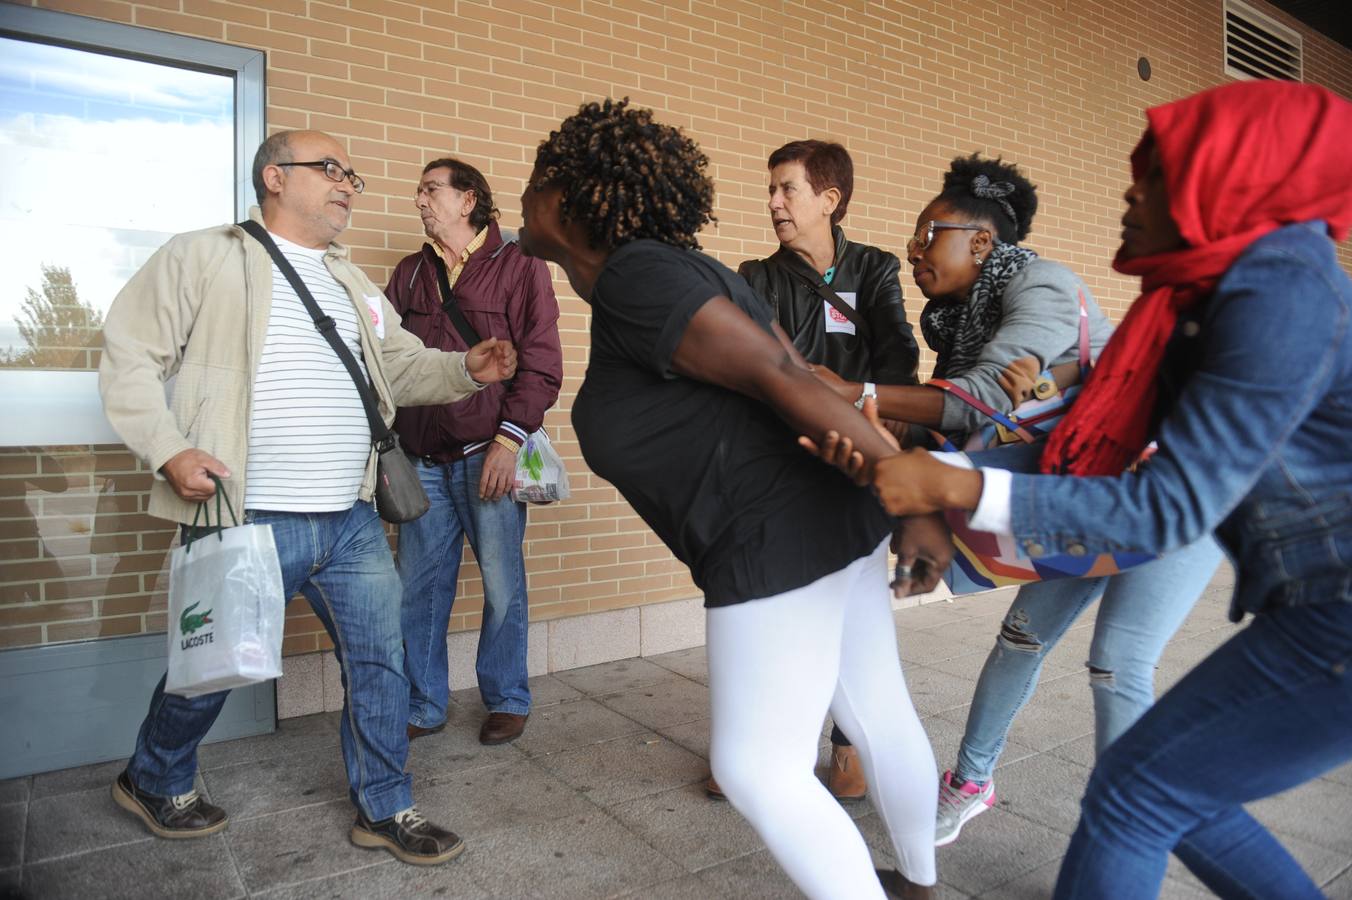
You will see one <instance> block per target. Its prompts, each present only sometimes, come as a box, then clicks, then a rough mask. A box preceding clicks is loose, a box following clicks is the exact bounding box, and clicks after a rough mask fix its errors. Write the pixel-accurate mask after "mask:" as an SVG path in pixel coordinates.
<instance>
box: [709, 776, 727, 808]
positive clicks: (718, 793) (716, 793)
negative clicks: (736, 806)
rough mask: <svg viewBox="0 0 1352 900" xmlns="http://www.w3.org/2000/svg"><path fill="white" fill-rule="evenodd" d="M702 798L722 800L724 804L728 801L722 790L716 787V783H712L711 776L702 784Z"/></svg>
mask: <svg viewBox="0 0 1352 900" xmlns="http://www.w3.org/2000/svg"><path fill="white" fill-rule="evenodd" d="M704 796H706V797H708V798H709V799H710V800H722V801H725V802H726V801H727V799H728V795H727V794H725V793H723V789H722V788H721V787H719V786H718V782H717V781H714V776H712V775H710V776H709V780H708V781H706V782H704Z"/></svg>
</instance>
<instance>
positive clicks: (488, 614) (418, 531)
mask: <svg viewBox="0 0 1352 900" xmlns="http://www.w3.org/2000/svg"><path fill="white" fill-rule="evenodd" d="M483 464H484V454H482V453H478V454H475V455H474V456H471V457H469V458H468V459H462V460H458V461H457V462H453V463H446V464H442V465H437V464H428V463H425V462H422V461H420V460H414V466H415V467H416V468H417V470H418V477H419V478H420V479H421V480H422V486H423V488H424V489H425V490H426V491H427V497H428V499H429V500H431V502H432V506H431V508H430V509H429V510H428V511H427V512H426V513H425V514H424V515H423V516H421V517H420V518H417V519H414V520H413V521H412V522H408V523H406V524H404V525H402V526H400V528H399V577H400V579H401V580H402V581H403V586H404V594H403V596H404V605H403V629H404V652H405V660H404V664H405V670H406V672H407V673H408V680H409V686H410V689H411V690H410V700H409V710H408V721H409V723H411V724H413V725H418V726H420V727H422V728H435V727H436V726H438V725H440V724H441V723H442V722H445V721H446V706H447V704H448V703H449V702H450V685H449V681H448V662H447V659H446V629H447V627H448V625H449V624H450V620H451V606H452V605H453V604H454V603H455V586H456V579H458V578H459V576H460V556H461V553H462V551H463V544H464V542H463V540H462V538H465V537H468V538H469V545H470V546H471V547H472V548H474V557H475V559H477V560H478V561H479V571H480V573H482V575H483V584H484V613H483V624H482V625H481V626H480V628H479V655H478V659H477V660H476V662H475V667H474V668H475V672H476V673H478V676H479V695H480V697H482V698H483V703H484V706H485V707H486V708H487V709H488V711H489V712H505V713H514V714H516V715H521V716H524V715H526V714H527V713H529V712H530V688H529V686H527V684H526V679H527V677H528V676H527V673H526V625H527V621H526V612H527V610H526V563H525V558H524V557H523V555H522V552H521V542H522V541H523V540H525V537H526V504H524V503H517V502H516V501H514V500H512V498H511V497H510V496H506V497H502V498H500V499H498V500H493V501H484V500H480V499H479V475H480V473H481V472H482V471H483Z"/></svg>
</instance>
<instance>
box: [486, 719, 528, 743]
mask: <svg viewBox="0 0 1352 900" xmlns="http://www.w3.org/2000/svg"><path fill="white" fill-rule="evenodd" d="M528 718H530V713H527V714H526V715H524V716H518V715H517V714H516V713H505V712H495V713H489V714H488V718H487V719H484V724H483V727H481V728H480V729H479V743H481V744H505V743H507V742H508V741H514V740H516V739H517V738H519V737H521V733H522V732H523V731H525V730H526V719H528Z"/></svg>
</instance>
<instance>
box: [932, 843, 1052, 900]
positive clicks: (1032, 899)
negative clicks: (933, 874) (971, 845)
mask: <svg viewBox="0 0 1352 900" xmlns="http://www.w3.org/2000/svg"><path fill="white" fill-rule="evenodd" d="M963 840H966V838H965V836H964V837H962V838H959V839H958V841H959V843H961V842H962V841H963ZM942 849H943V848H940V851H941V852H942ZM942 860H943V857H942V856H941V857H940V867H939V877H940V878H942V877H943V876H944V875H945V874H947V869H948V868H949V867H946V866H945V865H944V864H943V861H942ZM1060 871H1061V860H1060V858H1057V859H1053V860H1051V861H1049V862H1045V863H1043V864H1042V865H1040V866H1038V867H1037V868H1035V869H1032V870H1031V871H1028V872H1025V873H1023V874H1022V875H1020V876H1019V877H1018V878H1014V879H1012V880H1010V881H1006V882H1004V883H1002V884H995V885H992V886H991V887H989V888H987V889H986V891H985V893H982V894H979V895H977V896H978V897H980V900H1047V898H1048V897H1050V896H1051V895H1052V889H1053V888H1055V887H1056V875H1057V873H1058V872H1060Z"/></svg>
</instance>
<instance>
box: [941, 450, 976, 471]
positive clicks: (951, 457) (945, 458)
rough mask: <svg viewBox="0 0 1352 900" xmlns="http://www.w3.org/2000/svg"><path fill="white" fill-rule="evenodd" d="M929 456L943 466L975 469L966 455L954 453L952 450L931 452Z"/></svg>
mask: <svg viewBox="0 0 1352 900" xmlns="http://www.w3.org/2000/svg"><path fill="white" fill-rule="evenodd" d="M929 455H930V456H932V457H934V458H935V459H937V460H939V462H941V463H944V464H945V465H950V466H952V467H953V468H955V469H975V468H976V466H974V465H972V461H971V460H970V459H969V458H968V457H967V454H966V453H955V452H953V451H952V450H931V451H930V452H929Z"/></svg>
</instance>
